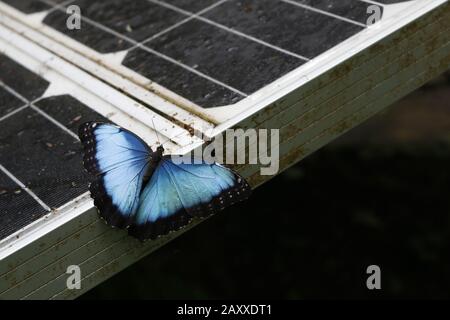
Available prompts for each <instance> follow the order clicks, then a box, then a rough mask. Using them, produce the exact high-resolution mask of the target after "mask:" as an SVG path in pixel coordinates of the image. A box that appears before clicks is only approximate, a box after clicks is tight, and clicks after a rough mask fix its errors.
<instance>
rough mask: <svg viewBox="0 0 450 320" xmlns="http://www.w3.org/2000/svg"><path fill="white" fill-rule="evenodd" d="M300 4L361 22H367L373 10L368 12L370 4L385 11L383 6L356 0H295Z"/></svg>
mask: <svg viewBox="0 0 450 320" xmlns="http://www.w3.org/2000/svg"><path fill="white" fill-rule="evenodd" d="M293 1H295V2H298V3H299V4H303V5H308V6H311V7H314V8H317V9H320V10H323V11H326V12H330V13H333V14H336V15H339V16H341V17H345V18H348V19H351V20H354V21H358V22H360V23H364V24H367V21H368V19H369V17H370V16H371V15H372V14H373V12H372V11H369V12H370V13H368V12H367V8H368V7H370V6H376V7H379V8H380V10H381V12H383V7H381V6H378V5H375V4H371V3H367V2H363V1H355V0H293Z"/></svg>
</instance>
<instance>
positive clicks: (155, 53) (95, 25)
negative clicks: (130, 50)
mask: <svg viewBox="0 0 450 320" xmlns="http://www.w3.org/2000/svg"><path fill="white" fill-rule="evenodd" d="M40 1H44V2H46V3H51V1H49V0H40ZM53 5H55V6H56V7H58V8H59V9H58V10H60V11H63V12H65V10H64V8H63V7H62V6H61V5H56V4H54V3H53ZM81 19H82V20H83V21H85V22H86V23H88V24H90V25H92V26H94V27H97V28H99V29H101V30H103V31H105V32H107V33H109V34H112V35H114V36H116V37H118V38H120V39H122V40H124V41H126V42H128V43H129V44H131V45H133V46H138V47H139V48H140V49H142V50H144V51H147V52H149V53H151V54H153V55H155V56H158V57H160V58H162V59H164V60H166V61H168V62H170V63H172V64H174V65H177V66H179V67H181V68H183V69H186V70H187V71H189V72H191V73H194V74H196V75H198V76H200V77H202V78H204V79H206V80H209V81H211V82H213V83H215V84H218V85H220V86H222V87H224V88H227V89H228V90H231V91H233V92H235V93H237V94H239V95H240V96H242V97H246V96H248V94H246V93H244V92H242V91H240V90H238V89H236V88H233V87H232V86H230V85H228V84H226V83H223V82H221V81H219V80H217V79H215V78H213V77H211V76H209V75H207V74H204V73H202V72H200V71H198V70H196V69H195V68H193V67H190V66H188V65H186V64H183V63H181V62H179V61H177V60H175V59H173V58H171V57H169V56H167V55H165V54H162V53H160V52H158V51H156V50H153V49H151V48H149V47H147V46H144V45H142V44H140V43H139V42H137V41H135V40H134V39H132V38H129V37H127V36H125V35H123V34H121V33H118V32H117V31H115V30H113V29H111V28H108V27H106V26H104V25H102V24H100V23H98V22H96V21H93V20H91V19H89V18H87V17H85V16H83V15H82V16H81Z"/></svg>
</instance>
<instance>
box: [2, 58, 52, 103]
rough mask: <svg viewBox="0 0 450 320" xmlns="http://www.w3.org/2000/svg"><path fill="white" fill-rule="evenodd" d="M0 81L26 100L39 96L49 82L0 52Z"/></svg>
mask: <svg viewBox="0 0 450 320" xmlns="http://www.w3.org/2000/svg"><path fill="white" fill-rule="evenodd" d="M0 70H1V72H0V81H1V82H3V83H5V84H6V85H8V86H10V87H12V88H13V89H14V90H16V91H17V92H18V93H20V94H21V95H22V96H23V97H25V98H26V99H28V100H30V101H31V100H34V99H37V98H39V97H41V96H42V95H43V94H44V92H45V90H47V87H48V85H49V83H48V82H47V81H46V80H44V79H42V78H41V77H40V76H38V75H37V74H35V73H33V72H31V71H30V70H28V69H26V68H24V67H23V66H21V65H20V64H18V63H17V62H15V61H14V60H12V59H10V58H9V57H7V56H5V55H2V54H0Z"/></svg>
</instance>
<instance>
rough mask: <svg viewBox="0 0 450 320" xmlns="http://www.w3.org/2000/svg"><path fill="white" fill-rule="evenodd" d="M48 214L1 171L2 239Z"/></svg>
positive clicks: (0, 222)
mask: <svg viewBox="0 0 450 320" xmlns="http://www.w3.org/2000/svg"><path fill="white" fill-rule="evenodd" d="M46 213H47V212H46V211H45V209H44V208H43V207H42V206H40V205H39V204H38V203H37V202H36V201H35V200H34V199H33V198H32V197H31V196H30V195H29V194H28V193H26V192H25V191H24V190H22V189H21V188H20V187H19V186H18V185H17V184H16V183H15V182H14V181H13V180H11V179H10V178H9V177H8V176H7V175H6V174H4V173H3V172H2V171H0V239H3V238H5V237H6V236H8V235H10V234H12V233H14V232H16V231H17V230H19V229H21V228H23V227H25V226H27V225H28V224H30V223H31V222H33V221H34V220H36V219H38V218H40V217H42V216H43V215H45V214H46Z"/></svg>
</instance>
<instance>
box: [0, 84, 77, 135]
mask: <svg viewBox="0 0 450 320" xmlns="http://www.w3.org/2000/svg"><path fill="white" fill-rule="evenodd" d="M0 86H2V87H3V88H4V89H6V90H7V91H8V92H10V93H12V94H13V95H14V96H16V97H17V98H19V99H20V100H22V101H23V102H24V103H25V104H26V106H29V107H30V108H31V109H33V110H34V111H36V112H38V113H39V114H41V115H42V116H43V117H44V118H46V119H47V120H49V121H50V122H52V123H53V124H55V125H56V126H57V127H59V128H60V129H61V130H63V131H64V132H66V133H67V134H69V135H70V136H72V138H74V139H76V140H79V138H78V135H76V134H75V133H73V132H72V131H71V130H69V129H67V127H66V126H64V125H63V124H61V123H60V122H59V121H58V120H56V119H54V118H52V117H51V116H49V115H48V114H47V113H45V112H44V111H42V110H41V109H39V108H38V107H37V106H36V105H35V103H36V102H38V101H39V100H41V98H38V99H36V100H34V101H29V100H28V99H27V98H25V97H24V96H22V95H21V94H20V93H18V92H17V91H16V90H14V89H13V88H11V87H10V86H8V85H6V84H4V83H2V82H1V81H0Z"/></svg>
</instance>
